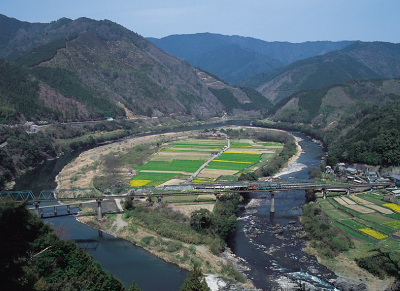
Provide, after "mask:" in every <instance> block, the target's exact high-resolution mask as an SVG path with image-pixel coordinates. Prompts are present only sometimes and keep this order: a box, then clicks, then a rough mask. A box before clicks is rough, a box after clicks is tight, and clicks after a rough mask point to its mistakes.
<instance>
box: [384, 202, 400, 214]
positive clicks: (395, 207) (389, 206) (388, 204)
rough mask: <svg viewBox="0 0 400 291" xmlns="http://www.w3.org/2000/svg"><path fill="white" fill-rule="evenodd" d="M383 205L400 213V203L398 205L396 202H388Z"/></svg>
mask: <svg viewBox="0 0 400 291" xmlns="http://www.w3.org/2000/svg"><path fill="white" fill-rule="evenodd" d="M382 206H384V207H387V208H390V209H392V210H393V211H396V212H397V213H400V205H397V204H394V203H386V204H382Z"/></svg>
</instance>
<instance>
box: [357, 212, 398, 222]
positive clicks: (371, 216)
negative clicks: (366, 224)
mask: <svg viewBox="0 0 400 291" xmlns="http://www.w3.org/2000/svg"><path fill="white" fill-rule="evenodd" d="M360 218H362V219H364V220H370V221H372V222H375V223H379V224H385V223H390V222H393V221H396V220H395V219H393V218H390V217H389V216H387V215H382V214H379V213H368V214H361V215H360Z"/></svg>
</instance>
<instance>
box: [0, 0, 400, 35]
mask: <svg viewBox="0 0 400 291" xmlns="http://www.w3.org/2000/svg"><path fill="white" fill-rule="evenodd" d="M0 14H4V15H6V16H8V17H13V18H16V19H18V20H21V21H28V22H42V23H43V22H44V23H47V22H51V21H54V20H57V19H59V18H62V17H67V18H71V19H76V18H79V17H88V18H92V19H96V20H102V19H108V20H111V21H113V22H116V23H118V24H121V25H122V26H124V27H126V28H128V29H130V30H132V31H134V32H136V33H138V34H140V35H142V36H144V37H156V38H161V37H165V36H168V35H172V34H193V33H203V32H210V33H219V34H224V35H240V36H245V37H254V38H257V39H261V40H265V41H288V42H294V43H299V42H305V41H324V40H330V41H341V40H361V41H387V42H393V43H400V33H399V32H400V0H229V1H226V0H198V1H192V0H163V1H161V0H107V1H105V0H68V1H61V0H0Z"/></svg>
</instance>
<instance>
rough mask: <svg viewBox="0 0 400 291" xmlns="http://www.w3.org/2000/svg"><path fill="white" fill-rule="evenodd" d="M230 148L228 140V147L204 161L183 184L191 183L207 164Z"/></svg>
mask: <svg viewBox="0 0 400 291" xmlns="http://www.w3.org/2000/svg"><path fill="white" fill-rule="evenodd" d="M230 147H231V140H230V139H229V138H228V145H227V146H224V148H223V149H222V150H221V151H220V152H219V153H218V154H216V155H215V156H213V157H212V158H211V159H209V160H208V161H206V162H205V163H204V164H203V165H201V167H200V168H198V169H197V171H196V172H194V173H193V174H192V175H191V176H190V177H189V179H187V180H186V181H185V182H184V183H183V184H188V183H192V181H193V179H194V178H195V177H196V176H197V175H198V174H199V173H200V172H201V171H203V170H204V168H205V167H207V166H208V164H209V163H211V162H212V161H213V160H214V159H216V158H218V157H219V156H220V155H222V153H223V152H224V151H227V150H228V149H229V148H230Z"/></svg>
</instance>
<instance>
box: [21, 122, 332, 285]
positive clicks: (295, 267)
mask: <svg viewBox="0 0 400 291" xmlns="http://www.w3.org/2000/svg"><path fill="white" fill-rule="evenodd" d="M248 124H249V122H248V121H229V122H225V123H219V124H211V125H200V126H190V127H184V128H180V129H179V130H181V131H183V130H199V129H206V128H208V129H210V128H217V127H220V126H225V125H248ZM160 133H163V132H156V133H154V132H153V133H149V134H160ZM296 135H297V136H298V137H299V138H300V142H299V143H300V145H301V147H302V149H303V153H302V154H301V156H300V158H299V159H298V160H297V161H296V162H295V163H293V164H292V165H290V166H289V168H288V171H287V172H286V173H282V178H284V179H289V178H295V179H307V178H308V170H309V169H310V168H312V167H315V166H318V164H319V163H320V159H321V157H322V155H323V154H324V152H323V150H322V149H321V148H320V147H319V146H318V145H317V144H316V143H314V142H313V141H312V140H311V139H310V138H308V137H306V136H305V135H303V134H300V133H296ZM140 136H143V135H140ZM132 138H134V137H132ZM83 150H86V149H81V150H80V151H77V152H73V153H68V154H66V155H64V156H62V157H60V158H58V159H55V160H52V161H47V162H45V163H43V164H41V165H39V166H38V167H37V168H36V169H35V170H33V171H30V172H27V173H26V174H25V175H23V176H21V177H20V178H19V179H17V180H16V185H15V187H14V189H15V190H26V189H30V190H32V191H33V192H35V193H36V192H38V191H41V190H45V189H55V187H56V182H55V177H56V175H57V174H58V173H59V172H60V171H61V169H62V168H63V167H64V166H65V165H66V164H68V163H69V162H70V161H71V160H73V159H74V158H75V157H77V156H78V155H79V154H80V152H82V151H83ZM269 200H270V196H269V195H267V194H263V193H255V194H252V195H251V196H249V197H246V202H247V203H249V204H247V206H246V208H245V209H244V210H242V211H241V212H240V213H239V220H238V230H237V231H236V232H235V234H234V235H232V236H231V238H230V240H229V243H228V245H229V247H230V248H231V249H232V251H233V252H234V253H235V254H236V255H237V256H238V257H241V258H243V259H244V260H245V261H246V262H247V263H245V265H246V267H247V268H249V269H250V271H248V272H246V273H247V274H248V276H249V278H250V279H252V281H253V282H254V285H255V286H256V287H257V288H261V289H263V290H274V289H276V288H277V287H280V286H281V285H279V282H280V281H282V282H284V281H285V280H286V281H287V280H288V279H287V278H289V279H301V280H305V281H308V282H310V283H312V284H313V285H314V286H317V287H321V288H325V289H328V290H329V289H332V290H334V289H333V288H331V286H330V285H328V284H327V283H325V281H326V280H328V279H330V278H333V277H334V274H332V273H331V272H329V271H328V270H326V268H324V267H323V266H321V265H319V264H318V263H317V262H316V260H315V258H313V257H311V256H307V255H305V254H304V253H302V252H301V250H300V249H301V247H302V245H303V243H304V242H303V241H302V240H299V239H297V238H296V239H294V238H292V237H291V235H292V234H294V232H292V231H290V230H289V229H290V227H296V226H298V225H299V222H298V216H299V215H300V214H301V209H300V208H299V206H300V205H301V204H303V203H304V200H305V198H304V191H289V192H282V193H278V194H277V195H275V209H276V212H275V215H274V217H271V216H270V214H269ZM41 205H42V204H41ZM71 210H72V211H74V210H75V211H77V209H71ZM48 211H50V212H51V210H48ZM58 214H62V213H60V212H59V213H58ZM45 221H46V222H48V223H50V224H52V225H54V227H55V228H58V229H61V230H62V232H63V236H64V237H65V238H68V239H73V240H78V239H79V240H82V239H84V240H91V241H93V242H95V244H96V245H97V247H96V249H95V250H87V251H88V252H89V253H90V254H92V255H93V257H94V259H95V260H97V261H99V262H100V263H101V265H102V266H103V267H104V269H106V270H107V271H109V272H110V273H112V274H113V275H115V276H116V277H118V278H119V279H121V280H122V282H123V283H124V284H125V286H126V287H129V285H130V283H131V282H132V280H134V281H135V282H136V283H137V284H138V286H139V287H140V288H141V289H142V290H143V291H147V290H165V291H169V290H171V291H172V290H174V291H175V290H178V289H179V287H180V286H181V285H182V283H183V281H184V279H185V278H186V277H187V274H188V272H187V271H186V270H182V269H180V268H179V267H177V266H176V265H173V264H169V263H166V262H164V261H162V260H160V259H158V258H156V257H154V256H153V255H151V254H150V253H148V252H146V251H144V250H143V249H141V248H139V247H136V246H134V245H132V244H131V243H129V242H126V241H124V240H121V239H118V238H115V237H113V236H111V235H108V234H106V233H102V232H99V231H98V230H96V229H93V228H91V227H89V226H86V225H84V224H81V223H79V222H78V221H77V220H76V219H75V217H74V216H62V217H57V218H48V219H45ZM293 221H295V224H294V225H292V224H290V225H289V222H293ZM277 225H280V226H283V229H284V232H283V234H282V236H281V237H279V238H278V237H277V235H275V234H271V232H272V231H274V230H275V229H276V227H277Z"/></svg>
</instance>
